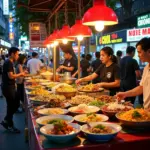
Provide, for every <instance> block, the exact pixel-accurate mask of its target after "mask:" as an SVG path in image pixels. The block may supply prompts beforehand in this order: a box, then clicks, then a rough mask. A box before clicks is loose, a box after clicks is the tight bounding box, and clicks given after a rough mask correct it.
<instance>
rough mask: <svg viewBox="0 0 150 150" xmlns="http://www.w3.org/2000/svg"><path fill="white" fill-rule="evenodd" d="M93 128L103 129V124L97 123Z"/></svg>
mask: <svg viewBox="0 0 150 150" xmlns="http://www.w3.org/2000/svg"><path fill="white" fill-rule="evenodd" d="M94 128H98V129H101V130H103V129H105V126H103V125H101V124H99V125H97V126H95V127H94Z"/></svg>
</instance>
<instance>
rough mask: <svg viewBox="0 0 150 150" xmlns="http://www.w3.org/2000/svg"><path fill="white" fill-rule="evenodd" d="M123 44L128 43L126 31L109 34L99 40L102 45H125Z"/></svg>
mask: <svg viewBox="0 0 150 150" xmlns="http://www.w3.org/2000/svg"><path fill="white" fill-rule="evenodd" d="M123 42H126V31H125V30H124V31H119V32H114V33H111V34H107V35H104V36H101V37H100V38H99V44H100V45H107V44H115V43H123Z"/></svg>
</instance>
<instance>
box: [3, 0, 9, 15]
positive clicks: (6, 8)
mask: <svg viewBox="0 0 150 150" xmlns="http://www.w3.org/2000/svg"><path fill="white" fill-rule="evenodd" d="M3 14H4V15H9V0H3Z"/></svg>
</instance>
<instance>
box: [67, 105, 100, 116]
mask: <svg viewBox="0 0 150 150" xmlns="http://www.w3.org/2000/svg"><path fill="white" fill-rule="evenodd" d="M68 110H69V112H71V113H73V114H88V113H96V112H98V111H99V110H100V108H98V107H96V106H88V105H86V104H80V105H78V106H75V107H70V108H69V109H68Z"/></svg>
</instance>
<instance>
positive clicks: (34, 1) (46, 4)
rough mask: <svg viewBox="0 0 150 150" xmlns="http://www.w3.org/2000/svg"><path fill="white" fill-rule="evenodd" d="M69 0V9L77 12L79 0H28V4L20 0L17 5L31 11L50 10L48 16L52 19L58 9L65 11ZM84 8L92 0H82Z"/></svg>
mask: <svg viewBox="0 0 150 150" xmlns="http://www.w3.org/2000/svg"><path fill="white" fill-rule="evenodd" d="M66 1H67V5H68V11H69V12H77V7H78V1H77V0H42V1H41V0H28V4H27V5H26V4H24V3H23V2H22V1H21V0H18V4H17V6H18V7H20V6H23V7H26V8H28V10H29V11H31V12H48V13H49V14H48V18H47V19H50V18H52V17H53V15H54V14H55V13H56V12H57V11H64V10H65V8H64V4H65V2H66ZM81 2H82V3H81V6H82V10H84V9H85V8H86V6H87V5H89V3H90V2H91V0H81Z"/></svg>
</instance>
